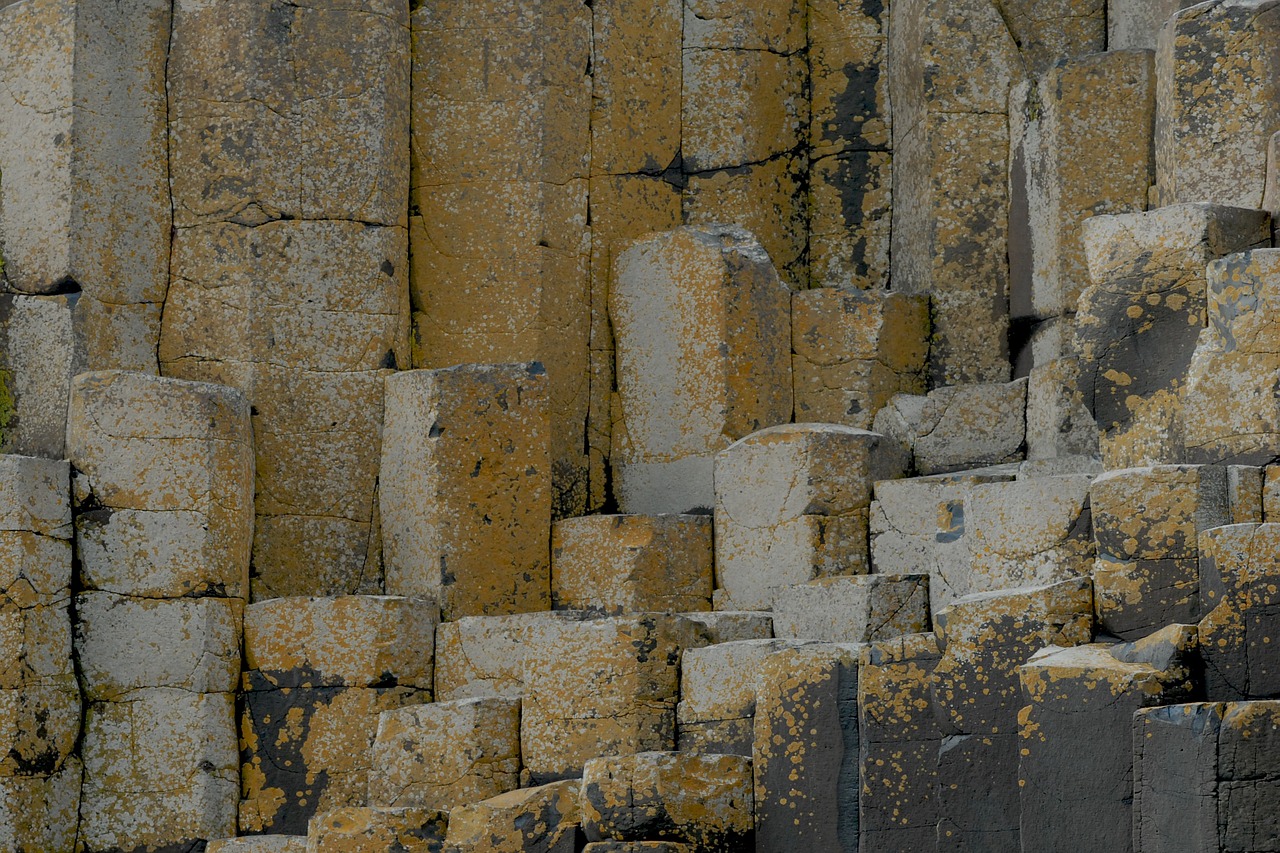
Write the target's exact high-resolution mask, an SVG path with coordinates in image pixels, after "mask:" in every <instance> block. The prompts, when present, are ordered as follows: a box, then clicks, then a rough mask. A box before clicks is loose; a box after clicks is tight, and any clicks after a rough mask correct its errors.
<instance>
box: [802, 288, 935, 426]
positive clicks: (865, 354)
mask: <svg viewBox="0 0 1280 853" xmlns="http://www.w3.org/2000/svg"><path fill="white" fill-rule="evenodd" d="M928 340H929V300H928V299H926V298H924V297H922V296H905V295H903V294H900V293H894V292H889V291H870V292H866V293H863V292H859V291H851V290H847V289H842V288H833V287H825V288H818V289H816V290H806V291H801V292H799V293H796V294H795V295H793V296H792V297H791V353H792V360H791V370H792V382H793V384H794V386H795V408H796V418H797V420H801V421H820V422H822V423H832V424H844V425H845V426H850V427H855V428H857V429H870V428H871V422H872V419H873V418H874V417H875V415H876V412H878V411H879V410H880V409H881V408H883V407H884V405H885V404H886V403H888V402H889V400H890V398H892V397H893V395H895V394H899V393H903V394H922V393H924V391H925V386H924V379H925V375H924V370H925V358H926V356H927V355H928V350H929V344H928Z"/></svg>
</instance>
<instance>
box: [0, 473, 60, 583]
mask: <svg viewBox="0 0 1280 853" xmlns="http://www.w3.org/2000/svg"><path fill="white" fill-rule="evenodd" d="M70 478H71V473H70V467H69V466H68V464H67V462H66V461H65V460H53V459H39V458H35V457H31V456H18V455H12V454H0V535H3V534H19V533H31V534H35V535H37V536H44V537H51V538H55V539H62V540H69V539H70V538H71V497H70V488H71V486H70V483H71V479H70ZM6 538H9V537H6ZM5 565H6V566H7V567H9V568H8V572H7V574H9V577H6V578H5V580H6V583H5V584H4V586H5V587H8V586H9V584H10V583H12V580H13V575H14V574H16V573H15V572H14V571H13V568H12V566H13V565H14V562H13V561H6V563H5ZM42 568H43V571H42V572H41V573H40V574H39V575H36V574H34V573H33V574H30V575H27V578H28V580H29V581H30V582H31V584H32V585H33V586H34V587H35V588H36V589H37V590H39V591H40V592H44V593H50V592H54V591H55V590H57V589H61V588H63V587H67V586H69V585H70V583H71V576H70V574H69V573H67V572H66V570H65V569H64V568H61V567H57V566H53V565H51V566H48V567H42Z"/></svg>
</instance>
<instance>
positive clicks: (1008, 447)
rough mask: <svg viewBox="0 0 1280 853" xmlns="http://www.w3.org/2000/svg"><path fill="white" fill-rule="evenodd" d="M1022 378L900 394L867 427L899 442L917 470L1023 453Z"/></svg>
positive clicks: (959, 467) (958, 467) (949, 468)
mask: <svg viewBox="0 0 1280 853" xmlns="http://www.w3.org/2000/svg"><path fill="white" fill-rule="evenodd" d="M1026 408H1027V381H1026V380H1025V379H1018V380H1016V381H1014V382H1008V383H1001V384H987V385H962V386H952V387H947V388H938V389H936V390H934V391H931V392H929V394H927V395H925V396H919V395H912V394H899V395H897V396H895V397H893V398H892V399H891V400H889V402H888V404H887V405H886V406H885V407H884V408H883V409H881V410H880V412H879V413H877V415H876V417H875V420H874V422H873V425H872V429H873V430H875V431H876V432H878V433H881V434H883V435H884V436H886V437H888V438H889V439H891V440H893V441H895V442H897V443H899V444H901V445H902V447H903V448H904V450H905V451H906V452H907V453H908V454H909V455H910V458H911V459H912V462H913V465H914V469H915V471H916V472H917V473H918V474H923V475H928V474H941V473H948V472H953V471H963V470H965V469H968V468H976V467H981V466H984V465H999V464H1003V463H1005V462H1014V461H1017V460H1019V459H1022V458H1023V456H1024V444H1025V441H1026Z"/></svg>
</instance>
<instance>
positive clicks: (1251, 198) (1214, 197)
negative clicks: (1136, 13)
mask: <svg viewBox="0 0 1280 853" xmlns="http://www.w3.org/2000/svg"><path fill="white" fill-rule="evenodd" d="M1277 62H1280V7H1277V6H1276V4H1275V3H1273V2H1270V0H1244V2H1234V0H1233V2H1223V0H1215V2H1213V3H1212V4H1211V5H1208V4H1204V3H1200V4H1196V6H1194V7H1192V8H1186V9H1182V10H1181V11H1177V12H1176V13H1174V14H1173V16H1172V17H1171V18H1169V19H1168V20H1167V21H1166V22H1165V23H1164V25H1163V26H1162V27H1161V30H1160V36H1159V40H1158V46H1157V49H1156V70H1157V77H1158V79H1159V85H1158V87H1157V89H1156V135H1155V141H1156V151H1155V153H1156V181H1157V185H1156V186H1157V191H1158V194H1159V200H1160V204H1162V205H1169V204H1181V203H1185V202H1201V201H1207V202H1212V203H1214V204H1226V205H1233V206H1236V207H1248V208H1259V207H1261V206H1262V194H1263V189H1264V187H1265V184H1266V172H1267V166H1266V154H1267V143H1268V142H1269V141H1270V139H1271V135H1272V134H1273V133H1275V132H1276V131H1277V130H1280V109H1277V106H1276V105H1277V103H1278V99H1277V93H1278V92H1280V77H1278V76H1277V75H1276V72H1275V66H1276V63H1277Z"/></svg>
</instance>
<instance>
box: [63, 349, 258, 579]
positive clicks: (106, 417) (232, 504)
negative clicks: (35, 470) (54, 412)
mask: <svg viewBox="0 0 1280 853" xmlns="http://www.w3.org/2000/svg"><path fill="white" fill-rule="evenodd" d="M67 456H68V458H69V459H70V460H71V464H72V465H74V466H75V467H76V471H77V476H76V484H75V490H74V491H75V503H76V513H77V514H76V539H77V541H78V544H79V548H78V551H79V552H80V563H81V565H80V572H81V580H82V582H83V583H84V585H85V587H87V588H89V589H102V590H108V591H111V592H116V593H120V594H122V595H144V596H162V597H177V596H181V595H188V594H209V593H213V594H218V595H226V596H231V597H235V598H243V597H246V596H247V593H248V589H247V587H248V578H247V574H248V566H249V545H250V536H251V534H252V530H253V527H252V520H253V474H254V464H253V436H252V432H251V429H250V424H249V405H248V402H247V401H246V400H245V398H244V396H243V395H241V394H240V393H239V392H238V391H235V390H233V389H231V388H228V387H225V386H220V385H213V384H210V383H203V382H186V381H183V380H178V379H168V378H160V377H157V376H149V375H146V374H141V373H126V372H122V371H101V372H96V373H83V374H81V375H80V376H77V377H76V378H75V380H74V382H73V383H72V390H71V403H70V415H69V425H68V430H67Z"/></svg>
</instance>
